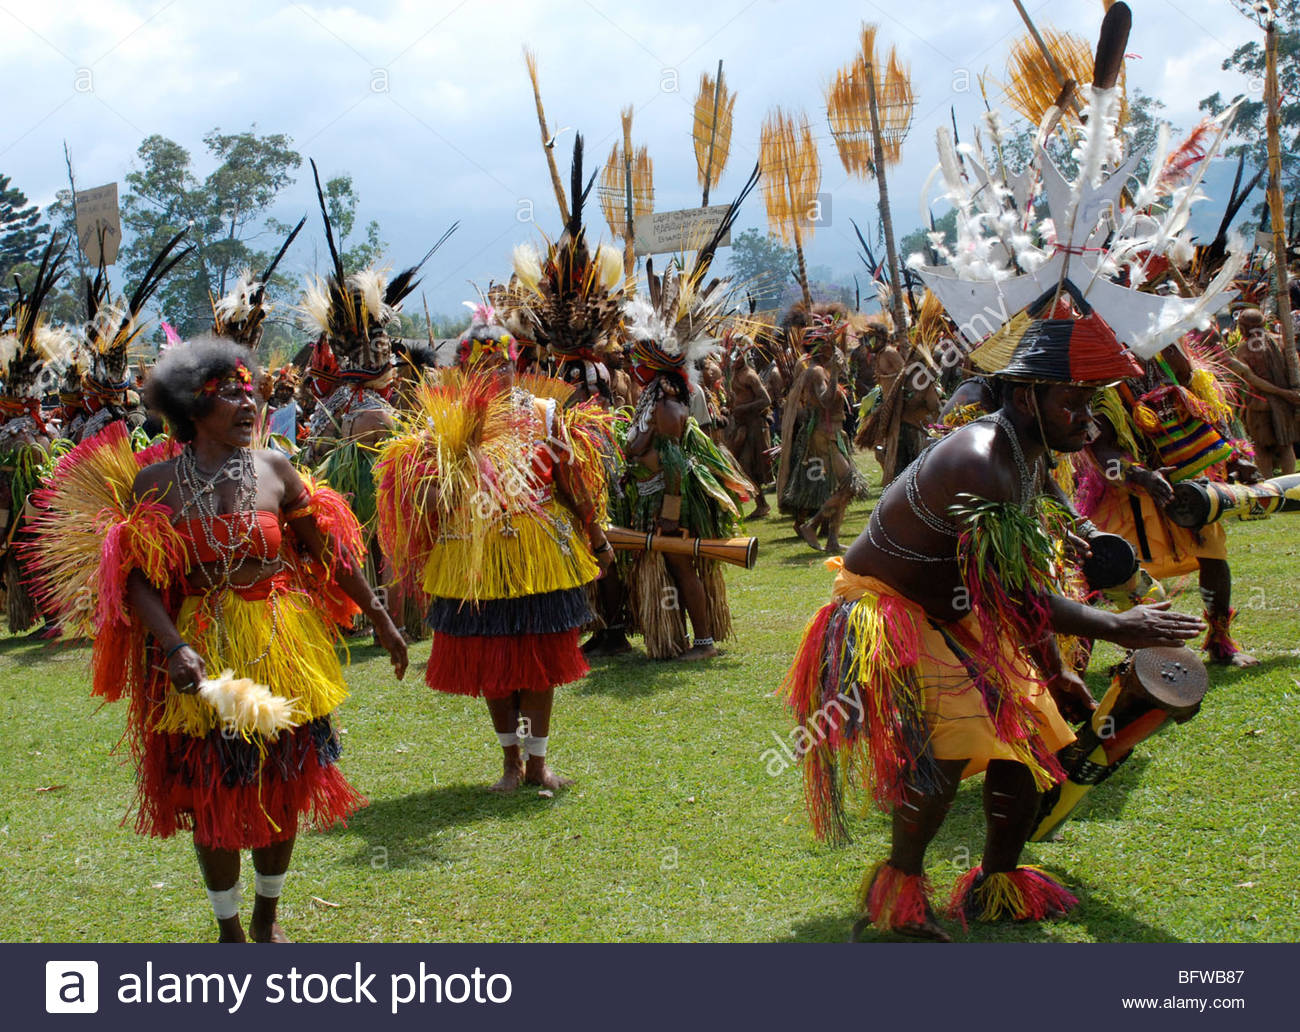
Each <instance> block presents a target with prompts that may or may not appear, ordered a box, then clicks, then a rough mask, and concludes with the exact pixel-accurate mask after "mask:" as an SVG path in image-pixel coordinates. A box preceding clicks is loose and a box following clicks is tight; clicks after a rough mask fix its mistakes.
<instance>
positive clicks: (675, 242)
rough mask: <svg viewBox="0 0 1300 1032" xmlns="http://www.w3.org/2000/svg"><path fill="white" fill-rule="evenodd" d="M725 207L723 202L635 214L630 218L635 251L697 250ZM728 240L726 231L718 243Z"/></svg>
mask: <svg viewBox="0 0 1300 1032" xmlns="http://www.w3.org/2000/svg"><path fill="white" fill-rule="evenodd" d="M727 208H728V205H725V204H713V205H710V206H709V207H707V208H685V209H683V210H681V211H656V212H651V213H650V214H648V215H638V216H636V219H635V221H634V229H635V241H634V243H635V247H636V253H637V254H638V255H643V254H669V253H681V252H683V251H698V250H699V249H700V248H701V247H703V246H704V245H705V244H706V243H707V242H708V240H709V238H710V237H711V236H713V234H714V233H716V232H717V230H718V227H719V226H720V225H722V220H723V218H724V217H725V216H726V214H727ZM730 243H731V234H730V233H727V234H726V235H725V236H724V237H723V238H722V240H721V242H720V243H719V246H720V247H727V246H728V245H730Z"/></svg>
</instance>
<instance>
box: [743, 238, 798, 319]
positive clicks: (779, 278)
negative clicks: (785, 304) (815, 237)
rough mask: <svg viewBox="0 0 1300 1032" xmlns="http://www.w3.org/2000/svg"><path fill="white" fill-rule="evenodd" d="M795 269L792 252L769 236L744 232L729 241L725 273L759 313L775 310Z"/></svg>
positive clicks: (792, 250)
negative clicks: (728, 254)
mask: <svg viewBox="0 0 1300 1032" xmlns="http://www.w3.org/2000/svg"><path fill="white" fill-rule="evenodd" d="M794 265H795V253H794V248H792V247H783V246H782V245H781V242H780V240H779V239H778V238H777V237H775V236H773V235H772V234H771V233H766V234H764V233H760V232H759V231H758V230H756V229H747V230H745V232H743V233H741V234H740V236H738V237H734V238H732V241H731V256H730V257H729V258H728V260H727V272H728V273H729V274H730V275H731V277H732V279H733V280H735V281H736V283H738V284H740V285H741V287H742V289H744V290H746V291H747V292H748V293H749V295H750V296H751V297H752V298H753V299H754V300H755V302H757V304H758V307H759V308H761V309H769V308H775V307H777V305H778V304H779V303H780V298H781V290H782V287H783V286H784V285H785V282H786V280H787V279H789V278H790V275H791V270H792V269H793V268H794Z"/></svg>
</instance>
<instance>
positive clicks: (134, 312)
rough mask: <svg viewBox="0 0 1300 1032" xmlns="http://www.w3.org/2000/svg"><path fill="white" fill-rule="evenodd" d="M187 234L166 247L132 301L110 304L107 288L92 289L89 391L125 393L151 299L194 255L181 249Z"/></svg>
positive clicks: (186, 229)
mask: <svg viewBox="0 0 1300 1032" xmlns="http://www.w3.org/2000/svg"><path fill="white" fill-rule="evenodd" d="M188 232H189V227H186V228H185V229H182V230H181V231H180V232H179V233H177V234H176V235H175V236H173V237H172V238H171V239H170V240H168V241H167V243H166V244H164V245H163V248H162V250H161V251H159V252H158V256H157V257H156V258H154V260H153V262H152V264H150V266H149V268H148V270H147V271H146V272H145V274H144V276H143V277H142V278H141V280H140V285H139V286H138V287H136V289H135V293H133V294H132V295H131V296H130V297H129V298H122V299H121V300H119V301H117V302H110V301H109V297H108V292H107V289H106V288H99V293H98V296H96V290H97V288H96V287H95V286H94V285H93V284H92V285H90V286H89V288H88V298H87V301H88V307H89V315H90V322H89V325H88V326H87V328H86V337H87V339H88V340H89V342H90V349H91V371H90V374H89V375H88V376H87V377H86V386H87V387H88V388H90V389H92V390H94V391H96V392H98V393H101V394H103V393H107V394H112V393H115V392H118V391H123V390H125V389H126V386H127V382H128V370H127V366H128V357H127V349H128V348H130V346H131V342H132V341H133V340H135V338H136V337H138V336H139V335H140V331H141V330H143V329H144V326H145V321H144V319H143V318H142V315H143V313H144V306H145V304H146V303H148V301H149V298H151V297H152V296H153V294H154V292H155V291H156V290H157V289H158V287H159V286H160V285H161V284H162V281H163V279H164V278H165V277H166V276H167V274H168V273H169V272H171V271H172V269H174V268H175V267H176V266H177V265H178V264H179V263H180V262H183V261H184V260H185V259H186V258H188V257H189V256H190V254H191V253H193V251H194V248H193V247H180V243H181V240H182V239H183V238H184V237H185V234H186V233H188ZM178 247H179V248H180V249H179V250H177V248H178ZM96 282H97V283H98V282H99V277H96Z"/></svg>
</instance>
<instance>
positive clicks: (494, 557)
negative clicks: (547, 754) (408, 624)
mask: <svg viewBox="0 0 1300 1032" xmlns="http://www.w3.org/2000/svg"><path fill="white" fill-rule="evenodd" d="M599 573H600V567H599V566H598V565H597V563H596V561H595V559H594V558H592V555H591V551H590V549H589V548H588V547H587V542H586V540H585V538H584V536H583V535H582V533H581V531H580V530H579V529H578V528H577V526H576V525H575V524H574V522H573V520H572V518H571V516H570V514H569V512H568V510H567V509H565V508H564V507H563V506H562V505H560V504H559V503H558V502H556V501H555V500H554V499H549V500H547V501H546V502H545V503H544V504H543V506H542V511H541V512H540V513H527V512H525V513H512V514H510V516H509V517H504V518H502V520H501V522H500V523H499V524H498V525H497V526H496V527H495V528H494V529H493V531H492V532H490V533H489V534H487V535H486V536H485V538H484V539H483V540H482V542H481V544H480V545H479V546H478V547H477V549H476V546H475V544H474V543H472V542H470V541H469V540H457V539H450V540H446V541H440V542H438V543H437V544H436V545H435V546H434V548H433V551H432V552H431V554H430V556H429V559H428V561H427V563H426V565H425V576H424V590H425V592H426V593H427V594H429V595H430V596H432V599H433V601H432V604H431V606H430V608H429V615H428V617H427V619H426V621H425V622H426V623H427V624H428V625H429V627H430V629H431V630H432V631H433V645H432V648H431V649H430V651H429V663H428V666H427V667H426V669H425V682H426V683H427V684H428V685H429V687H430V688H433V689H434V690H435V691H440V692H449V693H451V694H454V695H472V696H474V697H476V698H478V697H482V698H488V699H499V698H503V697H504V696H507V695H510V694H512V693H514V692H520V691H523V692H544V691H547V690H549V689H551V688H554V687H556V686H557V685H561V684H568V683H569V682H571V681H576V680H578V679H579V678H582V677H585V676H586V674H587V672H588V669H589V668H588V666H587V661H586V659H585V658H584V657H583V655H582V650H581V649H579V648H578V635H579V632H580V631H581V629H582V627H583V626H584V625H585V624H586V623H587V622H588V621H590V620H591V609H590V607H589V605H588V603H587V592H586V585H587V584H588V583H590V582H591V581H593V580H595V579H596V576H597V575H598V574H599Z"/></svg>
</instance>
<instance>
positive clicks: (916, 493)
mask: <svg viewBox="0 0 1300 1032" xmlns="http://www.w3.org/2000/svg"><path fill="white" fill-rule="evenodd" d="M974 422H987V423H993V424H994V425H995V426H998V427H1000V428H1001V429H1002V430H1004V431H1006V435H1007V439H1008V440H1009V441H1010V443H1011V455H1012V458H1013V459H1014V460H1015V464H1016V474H1017V476H1018V478H1019V480H1020V496H1019V498H1018V499H1017V504H1018V505H1019V506H1020V508H1022V509H1025V508H1027V507H1028V505H1029V503H1030V501H1031V500H1032V498H1033V495H1034V487H1035V485H1036V482H1037V477H1038V463H1035V464H1034V466H1033V467H1032V468H1031V467H1030V466H1029V464H1028V463H1027V462H1026V461H1025V453H1024V451H1023V450H1022V449H1021V447H1020V440H1019V438H1018V437H1017V436H1016V428H1015V427H1014V426H1013V425H1012V423H1011V420H1009V419H1007V417H1006V416H1004V415H1002V413H1001V412H993V413H990V414H989V415H986V416H982V417H980V419H978V420H975V421H974ZM931 447H933V445H932V446H931ZM928 454H929V448H927V449H926V450H925V451H924V452H922V453H921V454H920V455H918V456H917V457H916V459H915V460H914V461H913V462H912V464H911V465H910V466H908V467H907V469H906V470H904V471H903V474H902V478H901V479H902V481H903V491H904V496H905V497H906V499H907V506H908V508H909V509H911V510H912V515H914V516H915V517H916V518H917V519H918V520H919V521H920V522H921V523H922V524H924V525H925V526H926V527H928V528H929V529H930V530H933V531H935V532H936V533H938V534H942V535H944V536H945V537H952V538H956V537H960V536H961V530H960V528H959V527H957V526H956V525H955V524H953V523H951V522H950V521H948V520H945V519H944V518H943V517H942V516H940V515H939V514H938V513H936V512H934V510H932V509H931V508H930V507H929V506H928V505H926V504H925V500H924V499H923V498H922V496H921V491H920V488H919V487H918V486H917V478H918V477H919V476H920V473H921V465H922V462H923V461H924V459H925V457H926V455H928ZM867 540H868V541H870V542H871V543H872V544H873V545H875V547H876V548H878V549H880V551H882V552H884V553H885V554H887V555H892V556H893V557H894V558H896V559H906V560H908V561H910V562H918V563H948V562H953V561H955V558H956V557H955V556H951V555H939V556H936V555H928V554H926V553H925V552H918V551H917V550H916V549H914V548H909V547H908V546H907V545H904V544H901V543H899V542H898V541H895V540H894V539H893V538H892V537H891V536H890V534H889V532H888V531H886V530H885V524H884V520H883V519H882V518H881V516H880V506H879V505H877V506H876V507H875V508H874V509H873V510H872V511H871V516H870V518H869V519H868V520H867Z"/></svg>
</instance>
